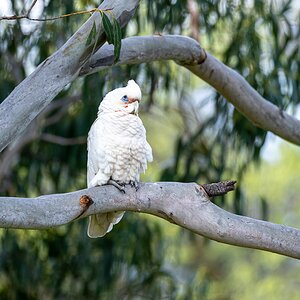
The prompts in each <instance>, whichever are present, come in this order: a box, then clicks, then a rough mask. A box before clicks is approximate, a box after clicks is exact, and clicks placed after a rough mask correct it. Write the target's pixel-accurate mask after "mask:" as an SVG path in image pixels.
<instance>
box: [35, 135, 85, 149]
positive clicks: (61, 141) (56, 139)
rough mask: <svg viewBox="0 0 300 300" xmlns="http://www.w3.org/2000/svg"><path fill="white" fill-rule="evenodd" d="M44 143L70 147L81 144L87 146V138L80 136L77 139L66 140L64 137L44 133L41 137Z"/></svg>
mask: <svg viewBox="0 0 300 300" xmlns="http://www.w3.org/2000/svg"><path fill="white" fill-rule="evenodd" d="M40 139H41V140H42V141H45V142H49V143H53V144H58V145H61V146H70V145H79V144H85V143H86V137H85V136H79V137H75V138H65V137H62V136H58V135H54V134H49V133H43V134H42V135H41V137H40Z"/></svg>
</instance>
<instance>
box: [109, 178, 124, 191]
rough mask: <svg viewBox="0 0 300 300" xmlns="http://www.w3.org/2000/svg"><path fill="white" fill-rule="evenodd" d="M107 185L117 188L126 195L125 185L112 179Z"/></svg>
mask: <svg viewBox="0 0 300 300" xmlns="http://www.w3.org/2000/svg"><path fill="white" fill-rule="evenodd" d="M107 184H109V185H113V186H114V187H116V188H117V189H118V190H119V191H120V192H122V193H124V194H125V187H124V184H122V183H119V182H117V181H115V180H113V179H110V180H109V181H108V182H107Z"/></svg>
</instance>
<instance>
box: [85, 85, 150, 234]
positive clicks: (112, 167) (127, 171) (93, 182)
mask: <svg viewBox="0 0 300 300" xmlns="http://www.w3.org/2000/svg"><path fill="white" fill-rule="evenodd" d="M141 97H142V94H141V90H140V87H139V86H138V85H137V84H136V83H135V81H134V80H129V81H128V84H127V86H126V87H123V88H118V89H115V90H113V91H111V92H109V93H108V94H107V95H106V96H105V97H104V99H103V100H102V102H101V104H100V106H99V111H98V117H97V119H96V121H95V122H94V123H93V125H92V127H91V129H90V131H89V134H88V161H87V184H88V187H94V186H98V185H104V184H107V183H108V182H109V180H110V179H112V180H114V181H116V182H118V183H120V184H128V183H130V182H138V181H139V177H140V173H141V172H144V171H145V170H146V168H147V162H151V161H152V149H151V147H150V145H149V144H148V143H147V141H146V130H145V128H144V125H143V123H142V121H141V119H140V118H139V117H138V115H137V112H138V106H139V102H140V100H141ZM123 215H124V212H113V213H105V214H97V215H93V216H90V218H89V226H88V236H89V237H92V238H96V237H101V236H104V235H105V234H106V233H107V232H109V231H111V230H112V227H113V225H114V224H116V223H118V222H119V221H120V220H121V218H122V217H123Z"/></svg>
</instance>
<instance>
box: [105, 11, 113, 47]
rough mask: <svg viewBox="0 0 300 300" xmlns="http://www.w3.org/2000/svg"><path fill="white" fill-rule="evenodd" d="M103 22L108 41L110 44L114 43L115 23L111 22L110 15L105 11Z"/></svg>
mask: <svg viewBox="0 0 300 300" xmlns="http://www.w3.org/2000/svg"><path fill="white" fill-rule="evenodd" d="M102 24H103V28H104V31H105V34H106V39H107V42H108V43H109V44H113V40H114V31H113V25H112V24H111V22H110V20H109V18H108V16H107V15H106V14H105V13H103V14H102Z"/></svg>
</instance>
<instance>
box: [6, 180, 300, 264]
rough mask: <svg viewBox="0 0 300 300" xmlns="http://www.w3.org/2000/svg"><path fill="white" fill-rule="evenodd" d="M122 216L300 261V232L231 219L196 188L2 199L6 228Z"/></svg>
mask: <svg viewBox="0 0 300 300" xmlns="http://www.w3.org/2000/svg"><path fill="white" fill-rule="evenodd" d="M118 210H127V211H135V212H143V213H148V214H152V215H155V216H158V217H161V218H163V219H166V220H167V221H169V222H171V223H174V224H177V225H179V226H181V227H184V228H187V229H189V230H191V231H193V232H195V233H197V234H200V235H202V236H205V237H207V238H209V239H212V240H215V241H219V242H221V243H226V244H230V245H236V246H241V247H249V248H255V249H261V250H266V251H270V252H275V253H279V254H283V255H286V256H290V257H294V258H298V259H300V230H298V229H295V228H291V227H287V226H283V225H277V224H273V223H270V222H265V221H260V220H256V219H252V218H248V217H244V216H239V215H235V214H232V213H229V212H227V211H225V210H223V209H221V208H219V207H218V206H216V205H215V204H213V203H212V202H211V201H210V200H209V197H208V196H207V194H206V193H205V192H204V191H203V189H202V188H201V186H199V185H197V184H195V183H176V182H172V183H171V182H169V183H168V182H157V183H142V184H141V187H140V189H139V190H138V191H137V192H136V191H135V188H131V187H130V186H126V194H123V193H120V192H119V191H118V190H117V189H115V188H114V187H112V186H101V187H96V188H91V189H85V190H81V191H76V192H72V193H66V194H54V195H46V196H41V197H37V198H12V197H0V211H1V217H0V226H1V227H5V228H31V229H41V228H50V227H54V226H59V225H62V224H67V223H69V222H72V221H74V220H76V219H79V218H84V217H87V216H89V215H92V214H96V213H104V212H110V211H118ZM116 230H117V229H116Z"/></svg>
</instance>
